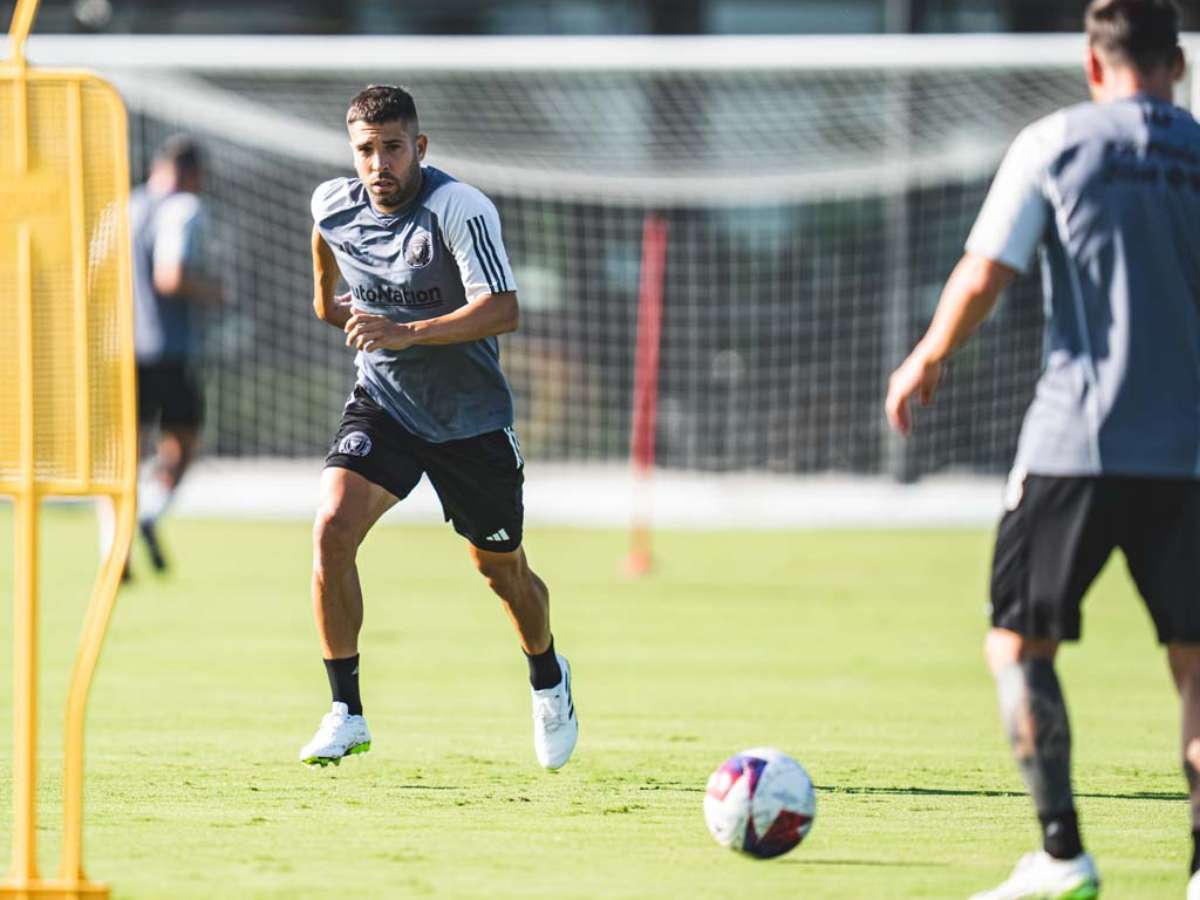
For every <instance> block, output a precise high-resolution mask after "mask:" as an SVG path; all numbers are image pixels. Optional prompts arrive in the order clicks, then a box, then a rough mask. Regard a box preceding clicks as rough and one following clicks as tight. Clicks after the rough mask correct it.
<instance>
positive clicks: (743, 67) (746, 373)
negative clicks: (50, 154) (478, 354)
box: [31, 37, 1200, 481]
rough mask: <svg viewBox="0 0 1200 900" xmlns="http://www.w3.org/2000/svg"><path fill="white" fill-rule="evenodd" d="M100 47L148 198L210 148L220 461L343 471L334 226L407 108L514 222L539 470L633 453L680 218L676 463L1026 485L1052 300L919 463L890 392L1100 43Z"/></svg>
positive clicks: (670, 333) (974, 350) (1076, 93)
mask: <svg viewBox="0 0 1200 900" xmlns="http://www.w3.org/2000/svg"><path fill="white" fill-rule="evenodd" d="M88 41H90V42H91V43H89V44H87V45H86V46H85V45H83V44H80V43H78V42H76V43H75V44H73V45H72V43H71V41H69V40H68V39H57V40H56V39H51V38H43V39H42V41H41V43H36V42H35V43H34V45H33V47H34V49H33V50H32V51H31V57H35V58H36V57H37V52H35V51H41V53H42V55H43V57H45V56H51V57H53V56H54V55H55V54H59V55H64V56H66V55H72V56H73V58H72V59H71V61H72V62H75V63H83V64H86V65H91V66H94V67H96V68H99V69H101V70H102V71H103V72H104V73H105V74H106V75H107V76H108V77H110V78H112V79H113V80H114V82H115V83H116V84H117V86H118V87H119V88H120V90H121V91H122V94H123V95H124V97H125V100H126V102H127V104H128V106H129V111H130V121H131V153H132V163H133V169H134V174H135V176H138V175H142V174H144V173H145V171H146V167H147V164H148V162H149V160H150V157H151V154H152V153H153V150H154V149H155V147H156V146H157V145H158V144H159V142H160V141H161V140H162V139H163V138H165V137H166V136H167V135H169V134H171V133H174V132H177V131H187V132H190V133H191V134H193V135H194V136H196V137H197V138H199V139H200V141H201V142H202V144H203V146H204V147H205V148H206V149H207V151H208V155H209V160H210V167H211V173H210V176H209V180H208V185H207V193H208V196H209V211H210V215H211V219H212V221H213V222H214V224H215V232H216V234H215V238H216V240H215V247H214V250H215V253H216V254H217V256H218V259H219V267H220V272H221V274H222V277H223V278H224V279H225V294H226V296H227V298H228V305H227V306H226V307H225V308H224V309H223V310H221V311H220V312H218V313H216V314H215V315H213V316H212V317H211V321H210V322H209V323H208V328H207V339H206V341H207V353H206V355H205V377H206V381H207V384H208V389H209V413H208V415H209V424H208V431H207V439H206V443H207V446H208V448H209V450H210V452H215V453H216V454H218V455H221V456H233V457H238V456H256V457H257V456H278V457H294V456H299V457H312V456H318V455H321V454H323V453H324V451H325V449H326V446H327V442H328V440H329V439H330V436H331V435H332V433H333V429H334V426H335V423H336V419H337V416H338V414H339V412H340V409H341V405H342V402H343V400H344V398H345V396H346V394H347V392H348V390H349V387H350V384H351V380H352V377H353V369H352V361H351V357H350V354H349V351H347V350H346V348H345V347H344V346H343V344H342V341H341V340H340V339H339V337H338V336H337V335H336V334H335V333H333V332H332V331H331V330H330V329H329V328H328V326H325V325H323V324H321V323H319V322H317V321H316V320H315V319H314V318H313V317H312V315H311V312H310V308H309V303H310V298H311V276H310V271H311V270H310V262H309V250H308V235H309V231H310V229H311V224H312V223H311V219H310V215H309V211H308V201H309V197H310V195H311V192H312V189H313V187H314V186H315V185H316V184H317V183H318V182H320V181H323V180H325V179H327V178H330V177H333V176H335V175H339V174H350V173H351V168H350V156H349V152H348V147H347V145H346V141H345V132H344V126H343V117H344V113H345V108H346V105H347V102H348V100H349V98H350V97H351V96H353V95H354V94H355V93H356V92H357V91H358V90H359V89H361V88H362V87H363V86H364V85H366V84H368V83H399V84H403V85H406V86H407V87H408V88H409V89H410V90H411V91H412V92H413V94H414V96H415V97H416V100H417V104H418V109H419V111H420V115H421V122H422V128H423V130H424V131H425V132H426V133H427V134H428V135H429V137H430V153H429V161H430V162H431V163H432V164H434V165H437V166H439V167H441V168H444V169H446V170H447V171H449V172H450V173H451V174H453V175H455V176H457V177H459V178H461V179H462V180H465V181H469V182H471V183H473V184H475V185H476V186H478V187H479V188H481V189H483V190H484V191H485V192H487V193H488V194H489V195H490V196H491V197H492V198H493V199H494V201H495V202H496V204H497V206H498V207H499V210H500V214H501V219H502V222H503V226H504V238H505V242H506V244H507V246H508V249H509V253H510V255H511V257H512V260H513V264H514V271H515V274H516V277H517V281H518V284H519V286H520V296H521V304H522V313H523V315H522V327H521V330H520V331H519V333H517V334H515V335H512V336H509V337H507V338H505V339H504V340H503V341H502V353H503V356H504V364H505V367H506V370H507V372H508V375H509V377H510V379H511V382H512V386H513V390H514V393H515V395H516V401H517V403H516V405H517V411H518V423H517V425H518V429H519V431H520V433H521V437H522V443H523V446H524V448H525V449H526V450H527V454H528V456H529V457H530V458H536V459H540V460H555V461H564V462H571V463H585V464H590V463H602V462H618V461H621V460H624V459H627V458H628V455H629V452H630V444H631V421H632V418H633V405H634V388H635V370H636V356H637V354H636V347H637V328H638V314H639V297H640V296H641V294H640V292H639V283H640V276H641V271H642V262H643V260H642V256H643V248H644V246H645V244H644V240H643V239H644V233H645V228H646V223H647V221H648V220H649V219H650V218H653V219H654V220H656V221H660V222H663V223H665V235H666V253H665V269H664V272H663V277H662V285H661V287H662V298H661V301H662V302H661V310H662V312H661V328H660V337H659V347H658V349H659V353H658V382H657V421H656V425H655V437H656V440H655V442H654V445H655V450H656V463H657V465H659V466H661V467H666V468H671V469H681V470H700V471H721V472H727V471H753V472H765V473H784V474H807V473H823V472H840V473H850V474H874V475H880V474H887V475H890V476H893V477H895V478H898V479H901V480H906V481H907V480H912V479H916V478H920V477H921V476H923V475H926V474H929V473H935V472H941V471H946V470H955V471H968V472H978V473H999V472H1001V471H1003V470H1004V469H1005V468H1006V467H1007V466H1008V464H1009V463H1010V461H1011V457H1012V453H1013V449H1014V445H1015V439H1016V435H1017V431H1018V428H1019V424H1020V418H1021V415H1022V413H1023V411H1024V408H1025V406H1026V405H1027V403H1028V401H1029V398H1030V396H1031V392H1032V388H1033V384H1034V381H1035V379H1036V376H1037V373H1038V369H1039V364H1040V355H1041V329H1042V311H1041V290H1040V284H1039V282H1038V279H1037V277H1036V274H1034V275H1031V276H1028V277H1024V278H1022V279H1021V280H1019V281H1018V282H1017V283H1016V285H1015V286H1014V287H1013V288H1012V289H1011V290H1010V291H1009V293H1008V295H1007V297H1006V299H1005V300H1004V301H1003V303H1002V304H1001V306H1000V307H999V309H998V312H997V313H996V315H995V316H994V317H993V318H992V320H991V321H990V322H989V323H988V324H987V325H986V326H985V327H984V329H983V331H982V333H981V334H980V336H979V339H978V340H976V341H975V342H974V343H973V344H972V345H971V346H970V347H969V348H968V349H966V350H964V351H963V352H962V353H960V354H959V355H958V356H957V357H956V358H955V360H954V362H953V365H952V366H951V367H950V370H949V375H948V379H947V382H946V384H945V388H944V392H943V394H942V395H941V396H940V398H939V403H938V404H937V406H936V407H935V408H933V409H931V410H929V411H927V412H924V413H922V414H921V415H920V418H919V422H918V425H919V427H918V431H917V434H916V437H915V438H914V439H912V440H911V441H908V442H903V443H902V442H899V441H896V440H894V439H892V438H890V437H889V435H888V433H887V429H886V424H885V422H884V419H883V415H882V401H883V393H884V389H885V385H886V380H887V376H888V374H889V373H890V371H891V369H892V368H893V367H894V366H895V365H896V364H897V363H898V362H899V361H900V360H901V358H902V357H903V355H904V353H905V352H906V351H907V350H908V349H909V348H910V347H911V345H912V344H913V342H914V341H915V340H916V339H917V338H918V337H919V336H920V334H921V333H922V332H923V330H924V328H925V326H926V325H927V323H928V320H929V318H930V315H931V313H932V310H933V308H934V304H935V303H936V301H937V298H938V294H939V290H940V288H941V286H942V284H943V283H944V281H945V278H946V276H947V274H948V273H949V271H950V269H951V268H952V267H953V265H954V263H955V261H956V260H957V258H958V256H959V254H960V253H961V251H962V245H963V241H964V240H965V238H966V235H967V232H968V230H969V228H970V225H971V223H972V221H973V219H974V216H975V215H976V213H977V211H978V209H979V206H980V203H981V202H982V199H983V197H984V193H985V191H986V189H987V186H988V183H989V180H990V178H991V176H992V175H993V173H994V171H995V168H996V165H997V163H998V162H999V160H1000V158H1001V156H1002V154H1003V153H1004V151H1005V149H1006V148H1007V146H1008V144H1009V142H1010V141H1011V140H1012V138H1013V137H1014V136H1015V135H1016V133H1017V132H1018V131H1019V130H1020V129H1021V128H1022V127H1023V126H1024V125H1026V124H1027V123H1029V122H1030V121H1032V120H1034V119H1036V118H1038V117H1040V116H1043V115H1046V114H1048V113H1050V112H1051V111H1053V110H1055V109H1056V108H1059V107H1061V106H1064V105H1067V104H1071V103H1075V102H1079V101H1082V100H1084V99H1086V90H1085V85H1084V81H1083V77H1082V73H1081V71H1080V67H1079V57H1080V49H1081V43H1082V39H1081V38H1078V37H1053V38H1048V39H1047V38H1030V37H1020V38H1003V37H987V38H979V37H953V38H912V39H905V38H853V39H845V38H820V39H816V38H795V39H793V38H779V39H751V40H744V39H722V38H714V39H699V40H690V39H675V40H668V41H654V40H649V39H647V40H633V41H630V40H628V39H626V40H606V39H595V40H593V39H573V40H565V41H564V40H549V41H547V40H535V39H524V40H523V39H517V40H513V39H479V40H468V41H466V42H464V41H462V40H436V39H435V40H419V41H414V40H406V39H381V38H376V39H312V38H307V39H270V40H269V41H264V40H263V39H255V40H254V41H253V43H250V42H247V43H242V42H241V41H240V40H239V39H227V38H223V39H219V40H216V41H210V40H207V39H164V38H150V39H140V40H137V39H124V40H123V41H122V40H115V39H114V40H113V41H109V42H107V43H106V42H105V41H99V42H97V39H95V38H89V39H88ZM1194 88H1195V89H1196V90H1198V91H1200V86H1193V85H1192V84H1191V82H1190V81H1189V82H1186V83H1185V84H1184V85H1182V86H1181V90H1180V98H1181V102H1188V101H1189V99H1190V97H1191V96H1192V94H1191V92H1192V90H1193V89H1194Z"/></svg>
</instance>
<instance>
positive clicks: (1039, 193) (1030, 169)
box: [966, 113, 1066, 272]
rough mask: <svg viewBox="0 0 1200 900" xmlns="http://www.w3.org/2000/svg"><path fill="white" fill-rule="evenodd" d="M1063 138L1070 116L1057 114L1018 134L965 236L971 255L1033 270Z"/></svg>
mask: <svg viewBox="0 0 1200 900" xmlns="http://www.w3.org/2000/svg"><path fill="white" fill-rule="evenodd" d="M1065 136H1066V117H1065V116H1063V115H1061V114H1058V113H1056V114H1055V115H1052V116H1048V117H1047V118H1045V119H1041V120H1040V121H1038V122H1035V123H1034V124H1032V125H1030V126H1029V127H1028V128H1026V129H1025V130H1024V131H1022V132H1021V133H1020V134H1019V135H1017V139H1016V140H1015V141H1013V143H1012V146H1011V147H1010V148H1009V150H1008V153H1007V154H1006V155H1005V157H1004V161H1003V162H1002V163H1001V164H1000V170H999V171H998V172H997V173H996V178H995V180H994V181H993V182H992V187H991V190H989V191H988V195H987V199H986V200H985V201H984V204H983V209H982V210H980V212H979V218H978V219H976V221H975V227H974V228H972V229H971V234H970V236H969V237H968V238H967V246H966V249H967V252H968V253H972V254H975V255H977V256H983V257H985V258H987V259H991V260H994V261H995V262H999V263H1003V264H1004V265H1006V266H1009V267H1011V268H1013V269H1016V270H1017V271H1019V272H1024V271H1026V270H1027V269H1028V268H1029V264H1030V262H1031V261H1032V259H1033V251H1034V250H1036V249H1037V246H1038V244H1039V243H1040V242H1041V239H1042V235H1043V234H1044V233H1045V230H1046V224H1047V221H1048V219H1049V217H1050V215H1051V214H1052V210H1051V208H1050V202H1049V200H1048V199H1047V198H1046V195H1045V183H1046V173H1047V170H1048V169H1049V167H1050V164H1051V162H1052V161H1053V160H1054V159H1055V157H1057V156H1058V154H1059V153H1061V152H1062V147H1063V144H1064V141H1065Z"/></svg>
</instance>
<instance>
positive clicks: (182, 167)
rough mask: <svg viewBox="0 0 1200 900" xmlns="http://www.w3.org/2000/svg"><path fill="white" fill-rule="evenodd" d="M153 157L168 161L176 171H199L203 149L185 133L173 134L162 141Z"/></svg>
mask: <svg viewBox="0 0 1200 900" xmlns="http://www.w3.org/2000/svg"><path fill="white" fill-rule="evenodd" d="M154 159H155V160H156V161H158V162H165V163H170V164H171V165H173V166H174V167H175V169H176V171H178V172H199V171H200V170H201V169H203V168H204V151H203V150H201V149H200V145H199V144H197V143H196V141H195V140H194V139H193V138H192V137H191V136H190V135H186V134H173V135H171V137H169V138H167V139H166V140H165V141H163V142H162V145H161V146H160V147H159V148H158V152H157V153H155V154H154Z"/></svg>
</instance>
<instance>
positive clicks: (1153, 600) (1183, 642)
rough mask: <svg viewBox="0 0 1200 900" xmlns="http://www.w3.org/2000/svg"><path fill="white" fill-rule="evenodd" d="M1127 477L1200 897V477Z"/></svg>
mask: <svg viewBox="0 0 1200 900" xmlns="http://www.w3.org/2000/svg"><path fill="white" fill-rule="evenodd" d="M1128 481H1129V485H1130V490H1131V492H1134V495H1135V501H1136V505H1135V513H1134V515H1133V516H1132V517H1131V519H1132V522H1131V528H1130V530H1129V534H1128V536H1127V539H1126V540H1125V541H1124V542H1123V544H1122V547H1123V549H1124V550H1125V560H1126V563H1127V564H1128V566H1129V572H1130V574H1131V575H1132V576H1133V579H1134V581H1135V582H1136V583H1137V586H1138V590H1139V592H1140V593H1141V595H1142V599H1143V600H1145V602H1146V607H1147V609H1148V610H1149V612H1150V618H1151V619H1152V620H1153V622H1154V628H1155V631H1156V632H1157V634H1158V640H1159V642H1160V643H1162V644H1164V645H1166V648H1167V661H1168V663H1169V664H1170V668H1171V675H1172V677H1173V678H1174V680H1175V686H1176V688H1177V689H1178V691H1179V700H1180V713H1181V716H1180V718H1181V729H1180V730H1181V738H1182V740H1181V755H1182V762H1183V771H1184V775H1185V777H1186V778H1187V784H1188V790H1189V793H1190V795H1191V828H1192V854H1191V860H1190V864H1189V869H1188V871H1189V873H1190V878H1191V881H1190V882H1189V885H1188V900H1200V604H1198V603H1197V602H1196V586H1197V585H1198V584H1200V482H1196V481H1191V480H1187V481H1168V480H1157V479H1140V480H1135V479H1128Z"/></svg>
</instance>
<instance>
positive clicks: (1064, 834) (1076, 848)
mask: <svg viewBox="0 0 1200 900" xmlns="http://www.w3.org/2000/svg"><path fill="white" fill-rule="evenodd" d="M1038 819H1039V820H1040V821H1041V823H1042V849H1044V850H1045V851H1046V852H1047V853H1049V854H1050V855H1051V856H1053V857H1054V858H1055V859H1074V858H1075V857H1077V856H1078V855H1079V854H1080V853H1082V852H1083V839H1082V838H1080V836H1079V816H1078V815H1076V813H1075V810H1073V809H1072V810H1070V811H1068V812H1064V813H1055V814H1054V815H1051V816H1042V815H1039V816H1038Z"/></svg>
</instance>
